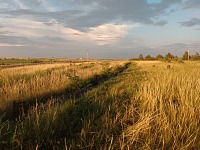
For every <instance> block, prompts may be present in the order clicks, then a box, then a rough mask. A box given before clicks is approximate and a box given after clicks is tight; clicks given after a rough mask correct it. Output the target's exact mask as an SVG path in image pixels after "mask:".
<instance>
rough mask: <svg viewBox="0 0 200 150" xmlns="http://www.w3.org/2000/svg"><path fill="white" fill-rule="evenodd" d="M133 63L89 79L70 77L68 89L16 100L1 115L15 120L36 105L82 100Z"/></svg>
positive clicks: (108, 70)
mask: <svg viewBox="0 0 200 150" xmlns="http://www.w3.org/2000/svg"><path fill="white" fill-rule="evenodd" d="M130 64H131V63H126V64H125V65H124V66H117V67H115V68H112V69H106V70H104V71H103V72H102V73H101V74H98V75H94V76H92V77H90V78H87V79H81V78H79V77H78V76H69V78H70V79H71V84H70V85H69V86H68V87H66V89H63V90H60V91H55V92H51V93H45V94H43V95H39V96H37V97H32V98H30V99H26V100H23V101H22V100H15V101H14V102H13V103H12V104H10V105H8V106H7V107H6V108H4V109H1V110H0V114H1V115H2V114H5V116H4V117H3V121H6V120H15V119H17V118H18V117H19V116H21V115H24V114H25V115H26V114H27V113H28V111H29V109H30V108H33V107H35V106H36V105H37V106H38V105H39V106H40V105H41V104H42V105H44V104H46V103H48V102H49V101H51V100H52V99H54V103H63V102H65V101H66V100H70V99H77V98H80V97H81V96H82V95H83V94H84V93H86V92H87V91H89V90H91V89H93V88H95V87H96V86H98V85H100V84H102V83H103V82H105V81H107V80H109V79H110V78H112V77H115V76H117V75H119V74H121V73H122V72H124V71H125V70H126V69H127V68H128V67H129V65H130Z"/></svg>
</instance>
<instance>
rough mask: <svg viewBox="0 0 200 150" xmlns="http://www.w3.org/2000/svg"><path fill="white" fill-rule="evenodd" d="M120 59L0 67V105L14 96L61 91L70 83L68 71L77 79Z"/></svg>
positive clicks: (28, 97) (36, 95)
mask: <svg viewBox="0 0 200 150" xmlns="http://www.w3.org/2000/svg"><path fill="white" fill-rule="evenodd" d="M120 63H121V62H118V63H117V62H116V63H115V62H93V63H83V64H82V63H77V64H69V63H68V64H49V65H46V64H45V65H37V66H25V67H17V68H9V69H2V70H0V109H4V108H6V107H10V106H11V104H12V102H13V101H14V100H23V101H24V100H27V99H36V98H38V99H40V98H41V97H42V96H44V95H51V94H52V93H54V92H62V91H63V90H65V88H66V87H67V86H68V85H69V84H70V82H71V81H70V79H69V76H68V75H71V76H78V77H79V78H81V79H85V78H88V77H90V76H93V75H95V74H99V73H100V72H102V71H103V70H104V69H105V66H104V65H105V64H107V68H111V67H112V66H115V65H117V64H120Z"/></svg>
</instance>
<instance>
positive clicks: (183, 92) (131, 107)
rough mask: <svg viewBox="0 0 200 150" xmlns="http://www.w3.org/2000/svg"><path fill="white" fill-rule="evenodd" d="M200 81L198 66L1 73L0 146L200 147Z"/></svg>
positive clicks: (102, 64)
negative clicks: (17, 106) (15, 105)
mask: <svg viewBox="0 0 200 150" xmlns="http://www.w3.org/2000/svg"><path fill="white" fill-rule="evenodd" d="M199 77H200V62H198V61H196V62H195V61H194V62H193V61H185V62H184V63H177V62H171V63H166V62H161V61H136V62H133V61H132V62H128V61H111V60H107V61H105V60H104V61H103V60H101V61H92V62H77V63H64V62H62V63H61V62H60V63H52V64H38V65H34V66H26V65H25V66H21V67H14V68H4V69H1V70H0V110H1V117H0V149H72V150H74V149H91V150H93V149H102V150H104V149H105V150H107V149H108V150H110V149H122V150H126V149H138V150H140V149H141V150H147V149H149V150H154V149H163V150H164V149H170V150H171V149H183V150H189V149H195V150H196V149H197V150H198V149H199V147H200V97H199V96H200V78H199ZM22 101H23V106H22V107H23V111H22V109H21V108H20V109H19V108H13V107H14V103H17V102H22ZM27 106H28V107H27ZM26 108H28V109H27V111H25V109H26ZM18 111H20V112H18ZM13 112H15V113H19V114H18V115H17V116H16V114H14V116H13Z"/></svg>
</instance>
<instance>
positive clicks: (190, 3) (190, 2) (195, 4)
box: [183, 0, 200, 9]
mask: <svg viewBox="0 0 200 150" xmlns="http://www.w3.org/2000/svg"><path fill="white" fill-rule="evenodd" d="M183 8H185V9H189V8H195V9H199V8H200V1H199V0H187V1H186V2H185V4H184V5H183Z"/></svg>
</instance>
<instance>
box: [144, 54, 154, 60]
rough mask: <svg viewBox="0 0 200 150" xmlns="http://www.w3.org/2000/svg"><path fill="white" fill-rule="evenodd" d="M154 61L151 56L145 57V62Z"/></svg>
mask: <svg viewBox="0 0 200 150" xmlns="http://www.w3.org/2000/svg"><path fill="white" fill-rule="evenodd" d="M153 59H154V57H152V56H151V55H147V56H146V57H145V60H153Z"/></svg>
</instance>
